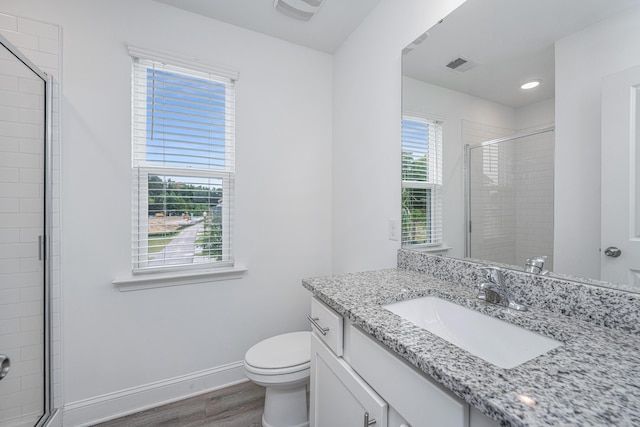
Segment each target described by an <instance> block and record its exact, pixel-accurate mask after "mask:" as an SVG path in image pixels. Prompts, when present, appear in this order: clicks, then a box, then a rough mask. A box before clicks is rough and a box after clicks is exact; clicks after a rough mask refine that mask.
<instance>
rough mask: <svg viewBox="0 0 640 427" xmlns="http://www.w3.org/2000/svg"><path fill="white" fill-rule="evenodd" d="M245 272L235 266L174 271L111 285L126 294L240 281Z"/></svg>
mask: <svg viewBox="0 0 640 427" xmlns="http://www.w3.org/2000/svg"><path fill="white" fill-rule="evenodd" d="M246 272H247V269H246V268H245V267H239V266H235V267H228V268H217V269H207V270H200V271H189V272H184V271H180V272H175V271H174V272H171V273H156V274H141V275H137V276H132V277H128V278H124V279H114V280H113V281H112V282H111V283H112V284H113V285H114V286H115V287H116V288H118V290H120V291H121V292H127V291H138V290H142V289H154V288H164V287H167V286H180V285H191V284H195V283H205V282H213V281H219V280H233V279H240V278H241V277H242V276H244V273H246Z"/></svg>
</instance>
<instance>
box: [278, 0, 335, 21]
mask: <svg viewBox="0 0 640 427" xmlns="http://www.w3.org/2000/svg"><path fill="white" fill-rule="evenodd" d="M323 1H324V0H275V1H274V3H273V7H274V8H275V9H276V10H278V11H280V12H282V13H284V14H285V15H287V16H290V17H292V18H296V19H299V20H300V21H309V20H310V19H311V18H313V16H314V15H315V14H316V12H317V11H318V9H320V6H322V2H323Z"/></svg>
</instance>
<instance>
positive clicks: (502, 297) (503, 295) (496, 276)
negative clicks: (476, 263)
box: [478, 267, 527, 311]
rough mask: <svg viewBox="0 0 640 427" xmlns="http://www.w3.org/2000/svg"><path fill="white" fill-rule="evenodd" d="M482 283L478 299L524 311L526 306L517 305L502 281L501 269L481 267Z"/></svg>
mask: <svg viewBox="0 0 640 427" xmlns="http://www.w3.org/2000/svg"><path fill="white" fill-rule="evenodd" d="M480 271H481V272H482V275H483V278H482V279H483V281H482V283H481V284H480V293H479V294H478V299H481V300H483V301H486V302H490V303H492V304H498V305H501V306H503V307H508V308H512V309H514V310H520V311H525V310H527V306H526V305H524V304H520V303H518V302H517V301H516V300H515V298H514V297H513V295H512V294H511V292H510V291H509V289H507V285H506V284H505V281H504V275H503V274H502V269H500V268H498V267H481V268H480Z"/></svg>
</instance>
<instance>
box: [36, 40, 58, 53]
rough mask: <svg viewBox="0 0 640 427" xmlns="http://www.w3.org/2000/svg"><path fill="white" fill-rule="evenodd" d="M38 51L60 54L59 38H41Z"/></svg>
mask: <svg viewBox="0 0 640 427" xmlns="http://www.w3.org/2000/svg"><path fill="white" fill-rule="evenodd" d="M38 50H39V51H41V52H46V53H52V54H54V55H58V54H59V52H60V49H59V43H58V38H56V39H51V38H46V37H39V39H38Z"/></svg>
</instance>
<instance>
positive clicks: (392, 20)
mask: <svg viewBox="0 0 640 427" xmlns="http://www.w3.org/2000/svg"><path fill="white" fill-rule="evenodd" d="M461 3H462V1H461V0H438V1H424V0H405V1H402V2H398V1H397V0H383V1H382V2H381V3H380V4H379V5H378V7H377V8H376V9H374V10H373V12H371V14H369V16H368V17H367V18H366V19H365V21H364V22H363V23H362V24H361V25H360V26H359V27H358V28H357V29H356V30H355V31H354V32H353V33H352V34H351V36H350V37H349V38H348V39H347V41H346V42H345V43H343V45H342V46H341V47H340V48H339V50H338V51H337V52H336V53H335V54H334V59H333V80H334V84H333V191H332V194H333V206H332V207H333V215H332V220H333V223H332V225H333V226H332V233H333V240H332V252H331V255H332V265H333V271H334V272H335V273H339V272H343V271H360V270H369V269H377V268H383V267H394V266H395V265H396V250H397V249H398V248H399V247H400V242H398V241H391V240H389V239H388V221H389V219H395V220H399V219H400V119H401V115H400V110H401V51H402V49H403V48H404V47H405V46H407V45H408V44H409V43H411V42H412V41H413V40H415V39H416V38H417V37H418V36H419V35H420V34H422V33H423V32H424V31H426V30H427V29H429V28H430V27H432V26H433V25H434V24H435V23H436V22H438V20H440V19H441V18H443V17H445V16H446V15H447V14H448V13H449V12H451V11H452V10H453V9H454V8H455V7H457V6H458V5H460V4H461Z"/></svg>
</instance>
